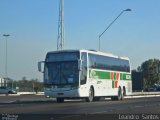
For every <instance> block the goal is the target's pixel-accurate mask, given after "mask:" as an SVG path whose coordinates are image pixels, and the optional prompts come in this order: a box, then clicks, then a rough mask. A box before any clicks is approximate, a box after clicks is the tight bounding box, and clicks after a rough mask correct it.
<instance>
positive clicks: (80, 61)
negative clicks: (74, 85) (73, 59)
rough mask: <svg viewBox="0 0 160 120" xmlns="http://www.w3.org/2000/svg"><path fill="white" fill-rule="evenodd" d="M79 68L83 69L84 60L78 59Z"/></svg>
mask: <svg viewBox="0 0 160 120" xmlns="http://www.w3.org/2000/svg"><path fill="white" fill-rule="evenodd" d="M78 70H79V71H81V70H82V60H78Z"/></svg>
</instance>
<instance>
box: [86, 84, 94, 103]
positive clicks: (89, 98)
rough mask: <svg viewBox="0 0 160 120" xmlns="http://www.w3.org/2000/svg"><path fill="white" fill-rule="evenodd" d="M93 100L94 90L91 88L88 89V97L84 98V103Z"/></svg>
mask: <svg viewBox="0 0 160 120" xmlns="http://www.w3.org/2000/svg"><path fill="white" fill-rule="evenodd" d="M93 99H94V90H93V88H92V87H91V88H90V89H89V96H88V97H87V98H86V101H87V102H93Z"/></svg>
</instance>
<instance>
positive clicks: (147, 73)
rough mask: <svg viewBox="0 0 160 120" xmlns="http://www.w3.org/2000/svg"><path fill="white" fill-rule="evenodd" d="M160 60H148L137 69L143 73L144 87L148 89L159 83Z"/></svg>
mask: <svg viewBox="0 0 160 120" xmlns="http://www.w3.org/2000/svg"><path fill="white" fill-rule="evenodd" d="M159 68H160V60H158V59H149V60H147V61H145V62H143V63H142V65H141V66H140V67H138V68H137V70H138V71H141V72H142V73H143V82H144V87H145V88H148V87H151V86H152V85H154V84H155V83H157V82H159V81H160V69H159Z"/></svg>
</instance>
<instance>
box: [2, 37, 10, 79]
mask: <svg viewBox="0 0 160 120" xmlns="http://www.w3.org/2000/svg"><path fill="white" fill-rule="evenodd" d="M3 36H4V37H5V40H6V62H5V78H6V79H8V71H7V61H8V56H7V54H8V49H7V39H8V37H9V36H10V35H9V34H3Z"/></svg>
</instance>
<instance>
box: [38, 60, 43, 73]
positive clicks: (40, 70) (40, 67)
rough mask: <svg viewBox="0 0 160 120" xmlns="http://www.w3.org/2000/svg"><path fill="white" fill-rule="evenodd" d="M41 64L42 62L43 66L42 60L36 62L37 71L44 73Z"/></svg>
mask: <svg viewBox="0 0 160 120" xmlns="http://www.w3.org/2000/svg"><path fill="white" fill-rule="evenodd" d="M42 64H43V68H44V61H40V62H38V71H39V72H41V73H44V71H43V69H42Z"/></svg>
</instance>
